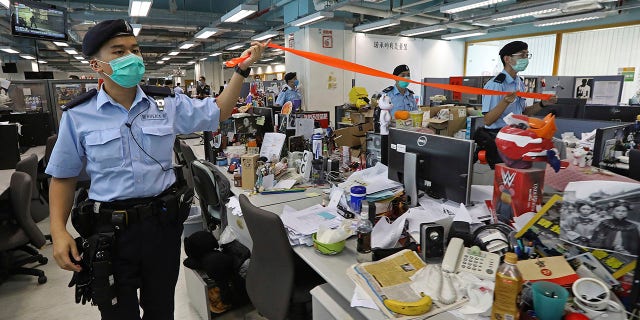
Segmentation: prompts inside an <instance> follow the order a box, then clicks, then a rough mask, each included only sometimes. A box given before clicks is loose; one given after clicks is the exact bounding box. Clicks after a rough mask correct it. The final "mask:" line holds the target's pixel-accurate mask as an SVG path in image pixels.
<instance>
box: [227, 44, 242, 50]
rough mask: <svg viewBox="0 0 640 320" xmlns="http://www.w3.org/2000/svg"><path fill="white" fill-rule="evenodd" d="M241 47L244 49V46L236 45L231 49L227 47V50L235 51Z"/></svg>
mask: <svg viewBox="0 0 640 320" xmlns="http://www.w3.org/2000/svg"><path fill="white" fill-rule="evenodd" d="M242 47H244V44H236V45H233V46H231V47H228V48H227V50H237V49H240V48H242Z"/></svg>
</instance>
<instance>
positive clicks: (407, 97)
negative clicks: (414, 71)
mask: <svg viewBox="0 0 640 320" xmlns="http://www.w3.org/2000/svg"><path fill="white" fill-rule="evenodd" d="M393 75H394V76H399V77H403V78H407V79H410V78H411V71H409V67H408V66H407V65H406V64H401V65H399V66H397V67H396V68H395V69H393ZM408 86H409V82H407V81H398V80H396V84H395V85H393V86H389V87H387V88H385V89H384V90H382V92H383V93H385V94H386V95H387V96H389V98H390V99H391V104H392V105H393V107H392V108H391V117H392V118H393V117H394V114H395V113H396V111H398V110H406V111H415V110H418V105H417V104H416V98H415V97H414V96H413V91H411V90H409V89H408V88H407V87H408Z"/></svg>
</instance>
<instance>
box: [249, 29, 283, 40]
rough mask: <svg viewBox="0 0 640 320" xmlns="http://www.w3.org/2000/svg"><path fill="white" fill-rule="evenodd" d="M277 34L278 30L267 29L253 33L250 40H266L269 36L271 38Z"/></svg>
mask: <svg viewBox="0 0 640 320" xmlns="http://www.w3.org/2000/svg"><path fill="white" fill-rule="evenodd" d="M277 35H278V31H276V30H269V31H265V32H263V33H261V34H258V35H255V36H253V37H251V40H255V41H263V40H267V39H269V38H273V37H276V36H277Z"/></svg>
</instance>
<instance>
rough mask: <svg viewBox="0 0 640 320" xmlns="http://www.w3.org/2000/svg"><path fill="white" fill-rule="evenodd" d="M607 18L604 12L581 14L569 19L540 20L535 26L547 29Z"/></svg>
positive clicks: (568, 17)
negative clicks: (559, 25)
mask: <svg viewBox="0 0 640 320" xmlns="http://www.w3.org/2000/svg"><path fill="white" fill-rule="evenodd" d="M606 16H607V14H606V13H604V12H592V13H586V14H579V15H574V16H567V17H562V18H556V19H546V20H540V21H537V22H535V23H534V24H533V25H534V26H536V27H547V26H555V25H558V24H565V23H574V22H580V21H588V20H596V19H601V18H604V17H606Z"/></svg>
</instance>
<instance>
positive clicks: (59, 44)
mask: <svg viewBox="0 0 640 320" xmlns="http://www.w3.org/2000/svg"><path fill="white" fill-rule="evenodd" d="M53 44H55V45H56V46H58V47H68V46H69V45H68V44H67V43H66V42H60V41H54V42H53Z"/></svg>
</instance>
